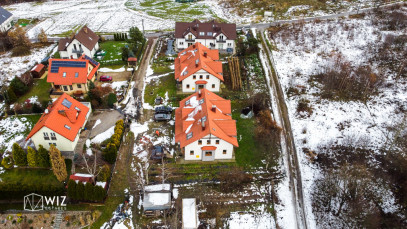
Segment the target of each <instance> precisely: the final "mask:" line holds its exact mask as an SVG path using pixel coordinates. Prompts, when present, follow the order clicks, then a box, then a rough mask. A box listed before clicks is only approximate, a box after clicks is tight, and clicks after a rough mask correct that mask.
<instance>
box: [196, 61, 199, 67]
mask: <svg viewBox="0 0 407 229" xmlns="http://www.w3.org/2000/svg"><path fill="white" fill-rule="evenodd" d="M198 64H199V59H196V60H195V67H196V68H197V67H198Z"/></svg>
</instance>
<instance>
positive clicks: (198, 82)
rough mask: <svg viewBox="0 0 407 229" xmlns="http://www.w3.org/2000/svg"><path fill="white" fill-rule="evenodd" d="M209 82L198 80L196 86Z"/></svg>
mask: <svg viewBox="0 0 407 229" xmlns="http://www.w3.org/2000/svg"><path fill="white" fill-rule="evenodd" d="M207 83H208V82H207V81H206V80H197V81H195V84H207Z"/></svg>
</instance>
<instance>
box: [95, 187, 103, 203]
mask: <svg viewBox="0 0 407 229" xmlns="http://www.w3.org/2000/svg"><path fill="white" fill-rule="evenodd" d="M93 192H94V199H95V201H98V202H102V201H103V199H104V198H105V196H106V190H105V189H104V188H103V187H100V186H95V188H94V189H93Z"/></svg>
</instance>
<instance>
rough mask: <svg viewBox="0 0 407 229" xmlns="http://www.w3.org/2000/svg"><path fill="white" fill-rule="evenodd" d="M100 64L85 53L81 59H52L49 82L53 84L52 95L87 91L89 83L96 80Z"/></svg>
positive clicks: (49, 68) (50, 61) (79, 93)
mask: <svg viewBox="0 0 407 229" xmlns="http://www.w3.org/2000/svg"><path fill="white" fill-rule="evenodd" d="M99 66H100V63H98V62H97V61H95V60H93V59H92V58H90V57H88V56H86V55H85V54H83V55H82V56H81V57H80V58H79V59H50V60H49V67H48V77H47V82H48V83H51V85H52V89H53V90H52V92H51V97H53V98H55V97H58V96H60V95H62V93H67V94H69V95H72V94H75V95H81V94H84V93H87V92H88V91H89V85H88V83H89V82H90V81H92V82H94V81H95V80H96V77H97V73H98V69H99Z"/></svg>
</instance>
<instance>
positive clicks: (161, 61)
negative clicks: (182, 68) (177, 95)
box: [151, 56, 174, 74]
mask: <svg viewBox="0 0 407 229" xmlns="http://www.w3.org/2000/svg"><path fill="white" fill-rule="evenodd" d="M173 64H174V61H173V60H171V61H167V57H165V56H163V57H158V58H157V59H155V60H154V62H153V64H152V65H151V68H152V69H153V71H154V74H164V73H169V72H173V71H174V70H172V69H171V68H170V66H172V65H173Z"/></svg>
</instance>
